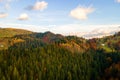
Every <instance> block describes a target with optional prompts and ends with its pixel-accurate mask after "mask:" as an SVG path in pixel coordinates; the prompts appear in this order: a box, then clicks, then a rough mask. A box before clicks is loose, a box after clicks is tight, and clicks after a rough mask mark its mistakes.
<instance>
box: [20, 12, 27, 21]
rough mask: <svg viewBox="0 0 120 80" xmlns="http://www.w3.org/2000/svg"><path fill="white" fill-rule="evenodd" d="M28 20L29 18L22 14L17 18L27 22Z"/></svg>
mask: <svg viewBox="0 0 120 80" xmlns="http://www.w3.org/2000/svg"><path fill="white" fill-rule="evenodd" d="M28 19H29V16H28V14H26V13H22V14H21V15H20V16H19V18H18V20H28Z"/></svg>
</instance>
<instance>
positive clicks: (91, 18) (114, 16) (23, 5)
mask: <svg viewBox="0 0 120 80" xmlns="http://www.w3.org/2000/svg"><path fill="white" fill-rule="evenodd" d="M119 21H120V0H0V27H14V28H23V29H28V30H32V31H37V32H44V31H48V30H49V31H52V32H55V33H63V34H65V33H72V32H73V33H74V32H87V31H90V30H94V29H96V28H100V27H105V26H106V27H108V26H113V27H114V26H116V25H117V26H119V24H120V22H119Z"/></svg>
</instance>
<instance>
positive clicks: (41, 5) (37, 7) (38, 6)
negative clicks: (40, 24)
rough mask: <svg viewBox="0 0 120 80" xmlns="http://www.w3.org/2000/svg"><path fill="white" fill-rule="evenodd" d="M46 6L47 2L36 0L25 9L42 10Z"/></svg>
mask: <svg viewBox="0 0 120 80" xmlns="http://www.w3.org/2000/svg"><path fill="white" fill-rule="evenodd" d="M47 6H48V3H47V2H45V1H41V2H40V1H37V2H36V3H35V5H34V6H29V7H28V8H27V9H28V10H41V11H42V10H44V9H46V8H47Z"/></svg>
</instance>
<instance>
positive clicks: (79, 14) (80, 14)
mask: <svg viewBox="0 0 120 80" xmlns="http://www.w3.org/2000/svg"><path fill="white" fill-rule="evenodd" d="M93 11H94V8H91V7H77V8H75V9H73V10H71V12H70V16H71V17H73V18H75V19H78V20H86V19H87V18H88V14H90V13H92V12H93Z"/></svg>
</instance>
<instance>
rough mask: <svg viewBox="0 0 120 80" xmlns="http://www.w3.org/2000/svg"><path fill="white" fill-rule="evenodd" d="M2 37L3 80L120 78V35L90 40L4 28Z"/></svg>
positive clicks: (0, 67)
mask: <svg viewBox="0 0 120 80" xmlns="http://www.w3.org/2000/svg"><path fill="white" fill-rule="evenodd" d="M11 31H12V32H11ZM0 36H1V37H0V80H102V79H103V80H119V79H120V33H116V34H115V35H113V36H108V37H104V38H100V39H98V38H94V39H89V40H86V39H84V38H80V37H76V36H63V35H61V34H54V33H52V32H45V33H34V32H30V31H26V30H21V29H10V28H9V29H4V28H2V29H0Z"/></svg>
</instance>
